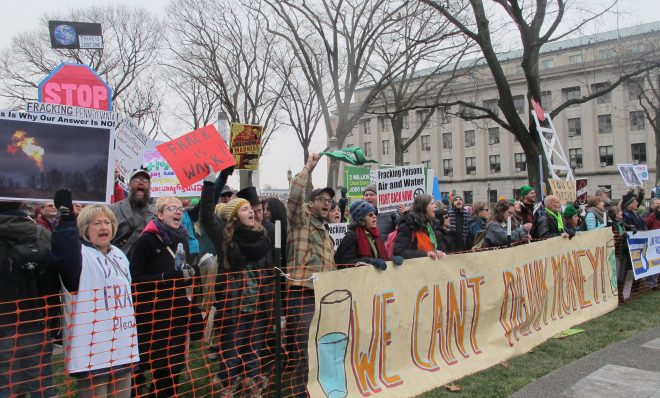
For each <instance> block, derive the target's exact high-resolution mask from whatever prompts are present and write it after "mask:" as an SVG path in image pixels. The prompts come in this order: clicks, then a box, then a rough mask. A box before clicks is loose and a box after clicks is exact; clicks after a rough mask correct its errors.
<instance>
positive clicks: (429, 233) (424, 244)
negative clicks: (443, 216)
mask: <svg viewBox="0 0 660 398" xmlns="http://www.w3.org/2000/svg"><path fill="white" fill-rule="evenodd" d="M414 236H415V239H417V250H421V251H425V252H430V251H433V252H434V251H436V250H438V241H437V239H436V236H435V231H434V230H433V225H431V223H428V224H426V227H425V228H422V229H420V230H417V231H415V232H414Z"/></svg>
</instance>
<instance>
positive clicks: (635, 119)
mask: <svg viewBox="0 0 660 398" xmlns="http://www.w3.org/2000/svg"><path fill="white" fill-rule="evenodd" d="M644 128H646V119H645V117H644V111H633V112H630V130H644Z"/></svg>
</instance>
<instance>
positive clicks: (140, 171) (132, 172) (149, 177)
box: [128, 169, 151, 181]
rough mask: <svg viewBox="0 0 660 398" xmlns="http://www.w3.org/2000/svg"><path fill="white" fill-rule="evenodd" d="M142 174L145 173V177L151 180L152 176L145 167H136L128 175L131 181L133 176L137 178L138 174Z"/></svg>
mask: <svg viewBox="0 0 660 398" xmlns="http://www.w3.org/2000/svg"><path fill="white" fill-rule="evenodd" d="M140 174H142V175H144V176H145V177H147V179H148V180H151V176H150V175H149V173H148V172H147V171H146V170H144V169H134V170H133V171H131V175H130V177H128V180H129V181H130V180H132V179H133V178H135V177H136V176H138V175H140Z"/></svg>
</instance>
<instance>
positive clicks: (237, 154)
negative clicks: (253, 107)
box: [229, 123, 264, 170]
mask: <svg viewBox="0 0 660 398" xmlns="http://www.w3.org/2000/svg"><path fill="white" fill-rule="evenodd" d="M263 131H264V128H263V127H261V126H254V125H250V124H241V123H232V125H231V137H230V141H229V146H230V148H231V153H232V154H233V155H234V158H235V159H236V168H238V169H240V170H259V156H261V136H262V135H263Z"/></svg>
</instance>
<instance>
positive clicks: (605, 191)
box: [596, 187, 612, 207]
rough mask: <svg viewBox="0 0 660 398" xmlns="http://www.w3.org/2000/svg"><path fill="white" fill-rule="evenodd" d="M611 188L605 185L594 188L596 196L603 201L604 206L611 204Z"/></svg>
mask: <svg viewBox="0 0 660 398" xmlns="http://www.w3.org/2000/svg"><path fill="white" fill-rule="evenodd" d="M611 192H612V190H611V189H609V188H607V187H599V188H598V189H597V190H596V196H597V197H599V198H600V200H602V201H603V203H605V207H610V205H611V204H612V199H610V195H611Z"/></svg>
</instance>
